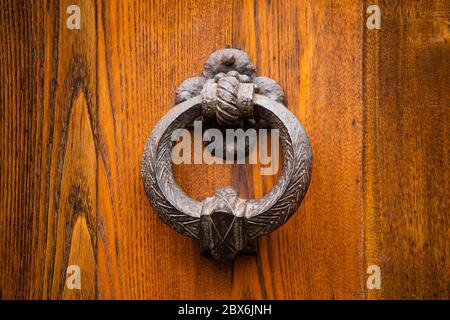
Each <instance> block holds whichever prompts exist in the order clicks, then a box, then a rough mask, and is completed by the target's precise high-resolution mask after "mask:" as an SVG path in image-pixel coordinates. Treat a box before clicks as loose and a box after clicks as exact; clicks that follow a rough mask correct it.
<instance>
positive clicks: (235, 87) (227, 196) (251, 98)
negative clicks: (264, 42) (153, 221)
mask: <svg viewBox="0 0 450 320" xmlns="http://www.w3.org/2000/svg"><path fill="white" fill-rule="evenodd" d="M196 119H201V120H202V121H203V122H204V123H207V124H209V125H210V126H217V127H221V128H234V127H241V126H243V125H245V123H247V124H248V123H250V124H255V123H263V124H264V125H265V126H267V127H269V128H276V129H279V132H280V134H279V136H280V144H281V147H282V152H283V159H284V163H283V168H282V172H281V175H280V178H279V180H278V182H277V184H276V185H275V186H274V187H273V188H272V189H271V190H270V191H269V192H268V193H267V194H266V195H265V196H264V197H263V198H261V199H241V198H239V196H238V194H237V192H236V191H235V190H234V189H233V188H232V187H224V188H221V189H219V190H217V191H216V192H215V193H214V194H213V195H212V196H211V197H208V198H206V199H204V200H203V201H196V200H194V199H192V198H190V197H189V196H188V195H187V194H186V193H185V192H184V191H183V190H181V188H180V187H179V186H178V185H177V183H176V182H175V178H174V176H173V173H172V162H171V150H172V147H173V145H174V142H173V141H172V140H171V135H172V132H173V131H174V130H175V129H178V128H186V127H187V126H189V125H191V124H192V122H193V121H194V120H196ZM311 170H312V151H311V145H310V143H309V139H308V136H307V134H306V132H305V130H304V128H303V126H302V125H301V124H300V122H299V121H298V120H297V118H296V117H295V116H294V115H293V114H292V113H291V112H290V111H289V110H288V109H287V108H286V107H285V99H284V93H283V90H282V88H281V87H280V86H279V85H278V84H277V83H276V82H275V81H274V80H272V79H269V78H266V77H257V76H256V72H255V68H254V66H253V64H252V63H251V61H250V59H249V57H248V55H247V54H246V53H245V52H244V51H242V50H238V49H223V50H219V51H216V52H214V53H213V54H212V55H211V56H210V57H209V58H208V60H207V61H206V63H205V66H204V70H203V75H202V76H199V77H193V78H190V79H187V80H185V81H184V82H183V83H182V84H181V85H180V87H179V88H178V89H177V92H176V105H175V106H174V107H173V108H172V109H171V110H170V111H169V112H168V113H167V114H166V115H165V116H164V117H163V118H162V119H161V120H160V121H159V122H158V124H157V125H156V126H155V128H154V129H153V131H152V133H151V135H150V138H149V139H148V141H147V143H146V145H145V149H144V153H143V157H142V178H143V181H144V187H145V191H146V193H147V195H148V197H149V199H150V202H151V204H152V205H153V207H154V208H155V210H156V212H157V213H158V215H159V216H160V217H161V218H162V219H163V220H164V222H166V223H167V224H168V225H169V226H171V227H172V228H174V229H175V230H177V231H178V232H181V233H183V234H185V235H188V236H190V237H193V238H195V239H198V240H200V251H201V252H202V253H203V254H205V255H208V256H210V257H212V258H213V259H215V260H218V261H221V262H229V261H232V260H233V259H234V258H235V257H236V255H237V254H249V253H252V252H255V250H256V238H258V237H260V236H262V235H265V234H267V233H269V232H271V231H273V230H275V229H276V228H278V227H279V226H281V225H282V224H283V223H285V222H286V221H287V220H288V219H289V218H290V217H291V216H292V214H294V213H295V211H296V210H297V208H298V207H299V205H300V203H301V201H302V200H303V198H304V196H305V194H306V191H307V189H308V186H309V181H310V177H311Z"/></svg>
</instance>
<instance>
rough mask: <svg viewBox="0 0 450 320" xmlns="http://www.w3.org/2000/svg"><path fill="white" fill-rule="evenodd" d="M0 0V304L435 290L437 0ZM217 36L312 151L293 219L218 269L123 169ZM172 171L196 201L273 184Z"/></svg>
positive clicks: (137, 158) (445, 241) (442, 255)
mask: <svg viewBox="0 0 450 320" xmlns="http://www.w3.org/2000/svg"><path fill="white" fill-rule="evenodd" d="M0 2H1V4H0V27H1V32H0V81H1V84H2V86H1V88H0V163H1V167H0V173H1V175H0V183H1V184H0V190H1V198H0V215H1V216H0V238H1V245H0V277H1V278H0V298H2V299H6V298H8V299H61V298H75V299H87V298H92V299H94V298H97V299H109V298H113V299H120V298H126V299H196V298H201V299H214V298H239V299H241V298H243V299H260V298H266V299H366V298H369V299H370V298H396V299H402V298H410V299H416V298H438V299H448V298H450V272H449V270H450V257H449V253H450V233H449V223H450V218H449V214H450V208H449V202H448V198H449V191H448V189H449V188H448V181H449V179H450V177H449V162H450V161H449V160H450V159H449V136H450V133H449V114H450V112H449V111H450V110H449V106H450V98H449V97H450V83H449V74H450V43H449V41H450V29H449V18H450V3H449V2H448V1H445V0H442V1H439V0H434V1H421V0H420V1H419V0H418V1H374V3H372V2H370V1H350V0H345V1H342V0H339V1H274V0H272V1H232V0H208V1H89V0H83V1H72V0H71V1H66V0H61V1H33V2H27V1H0ZM74 4H76V5H78V6H79V8H80V14H81V28H80V29H69V28H68V27H67V19H68V17H69V16H70V15H71V11H67V8H68V7H69V6H70V5H74ZM372 4H377V5H378V6H379V8H380V10H381V29H368V28H367V26H366V21H367V19H368V17H369V14H368V13H367V12H366V9H367V8H368V7H369V6H370V5H372ZM68 12H69V13H68ZM225 46H231V47H237V48H242V49H243V50H245V51H246V52H247V53H248V54H249V56H250V57H251V59H252V61H253V63H254V64H255V66H256V68H257V72H258V74H260V75H264V76H268V77H270V78H273V79H275V80H276V81H278V82H279V83H280V84H281V86H282V87H283V88H284V90H285V93H286V98H287V106H288V108H289V109H290V110H291V111H292V112H293V113H294V114H295V115H296V116H297V117H298V119H300V121H301V122H302V123H303V125H304V127H305V128H306V131H307V132H308V135H309V137H310V140H311V144H312V149H313V156H314V164H313V174H312V180H311V184H310V188H309V190H308V193H307V195H306V197H305V199H304V201H303V203H302V205H301V207H300V209H299V210H298V212H297V213H296V214H295V215H294V216H293V218H291V219H290V220H289V221H288V222H287V223H286V224H285V225H284V226H282V227H281V228H279V229H278V230H276V231H275V232H273V233H272V234H270V235H268V236H265V237H263V238H261V239H260V240H259V252H258V254H257V255H255V256H247V257H239V258H238V259H237V260H236V261H235V263H234V264H232V265H221V264H217V263H216V262H214V261H211V260H209V259H207V258H205V257H203V256H201V255H200V254H199V253H198V244H197V243H196V242H195V241H194V240H192V239H190V238H187V237H185V236H183V235H180V234H178V233H176V232H175V231H173V230H172V229H170V228H168V227H167V226H166V225H165V224H164V223H163V222H162V221H161V220H160V219H159V218H158V217H157V215H156V213H155V212H154V210H153V208H152V207H151V205H150V203H149V201H148V199H147V197H146V195H145V192H144V188H143V184H142V180H141V177H140V162H141V156H142V151H143V147H144V144H145V142H146V140H147V138H148V135H149V133H150V132H151V130H152V128H153V126H154V125H155V124H156V122H157V121H158V120H159V119H160V118H161V117H162V116H163V115H164V114H165V113H166V112H167V111H168V110H169V109H170V108H171V107H172V106H173V105H174V100H175V99H174V98H175V90H176V88H177V86H178V85H179V84H180V82H181V81H183V80H184V79H186V78H189V77H191V76H194V75H197V74H199V73H200V72H201V70H202V67H203V63H204V61H205V60H206V58H207V57H208V56H209V55H210V54H211V53H212V52H213V51H215V50H217V49H220V48H223V47H225ZM174 170H175V173H176V177H177V181H178V183H179V184H180V185H181V187H182V188H183V189H184V190H186V191H187V193H188V194H189V195H191V196H192V197H194V198H197V199H202V198H203V197H205V196H208V195H209V194H211V193H212V192H213V191H214V190H215V189H216V188H218V187H219V186H225V185H232V186H234V187H235V188H236V189H237V190H239V192H240V193H241V196H244V197H261V196H262V195H263V194H264V193H266V192H267V191H268V190H269V189H270V187H271V186H272V185H273V184H274V182H275V181H276V176H268V177H264V178H262V177H261V176H260V175H259V174H258V171H257V170H256V169H255V167H254V166H250V165H227V166H207V165H192V166H187V165H185V166H176V167H175V168H174ZM72 265H77V266H79V267H80V272H81V289H80V290H70V289H69V288H68V287H67V285H66V279H67V276H68V267H69V266H72ZM373 265H376V266H379V267H380V271H381V288H380V289H368V287H367V285H366V282H367V279H368V277H369V276H370V274H368V273H367V269H368V267H369V266H373ZM69 274H70V273H69Z"/></svg>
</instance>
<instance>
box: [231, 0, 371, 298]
mask: <svg viewBox="0 0 450 320" xmlns="http://www.w3.org/2000/svg"><path fill="white" fill-rule="evenodd" d="M235 17H236V19H235V28H234V38H233V40H234V41H233V43H234V45H236V46H237V47H241V48H244V49H245V50H246V51H247V52H248V53H249V54H250V56H251V58H252V59H253V61H254V62H255V63H256V67H257V71H258V72H259V74H261V75H265V76H269V77H271V78H273V79H275V80H277V81H279V82H280V84H281V86H282V87H283V88H284V90H285V91H286V94H287V103H288V106H289V109H290V110H291V111H293V112H294V113H295V114H296V115H297V117H298V118H299V119H300V120H301V121H302V123H303V124H304V126H305V128H306V131H307V132H308V134H309V136H310V139H311V144H312V148H313V175H312V180H311V185H310V188H309V191H308V194H307V196H306V198H305V200H304V202H303V203H302V205H301V208H300V210H299V211H298V212H297V214H296V215H295V216H294V217H293V218H292V219H291V220H290V221H289V222H288V223H287V224H286V225H285V226H283V227H282V228H280V229H279V230H277V231H275V232H273V233H272V234H271V235H269V236H267V237H264V238H262V239H261V240H260V242H259V244H260V251H259V252H260V253H259V255H258V256H257V257H249V258H244V259H240V260H239V261H237V263H236V264H235V270H234V282H233V294H234V297H236V298H241V297H244V298H260V297H262V298H277V299H301V298H364V290H363V280H362V278H361V276H362V272H363V267H362V264H363V256H364V255H363V225H362V191H361V180H362V179H361V165H362V162H361V161H362V154H361V144H362V108H361V103H362V92H361V86H360V83H359V81H358V79H360V78H361V72H362V56H361V49H360V48H361V41H362V30H361V28H357V27H356V26H358V25H361V23H362V11H361V9H360V4H359V3H358V2H355V1H331V2H329V1H327V2H325V1H301V2H298V1H270V2H266V1H255V2H253V1H250V2H247V1H246V2H242V3H241V4H240V5H239V6H237V7H236V8H235ZM337 17H339V18H338V19H337ZM238 174H239V172H238ZM244 174H245V173H244ZM244 174H241V175H240V176H239V179H242V180H243V181H248V179H249V177H251V175H250V176H249V175H248V174H246V175H244ZM250 181H253V185H250V186H249V190H248V193H249V195H250V196H252V195H253V194H255V193H261V190H262V192H267V191H268V189H269V188H270V184H267V183H264V182H263V181H261V180H260V179H258V178H256V179H255V178H254V177H253V178H250Z"/></svg>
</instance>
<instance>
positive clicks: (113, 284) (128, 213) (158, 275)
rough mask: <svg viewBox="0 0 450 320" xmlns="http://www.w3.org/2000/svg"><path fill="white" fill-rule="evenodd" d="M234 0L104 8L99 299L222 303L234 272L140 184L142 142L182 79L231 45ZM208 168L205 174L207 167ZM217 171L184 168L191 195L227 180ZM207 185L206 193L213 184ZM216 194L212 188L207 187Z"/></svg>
mask: <svg viewBox="0 0 450 320" xmlns="http://www.w3.org/2000/svg"><path fill="white" fill-rule="evenodd" d="M231 9H232V3H231V2H230V1H219V0H218V1H185V2H181V1H180V2H174V1H161V2H159V1H138V2H135V1H123V2H114V1H104V2H99V3H98V7H97V25H98V46H99V55H98V74H99V76H98V81H99V83H98V85H99V97H98V99H99V104H98V106H99V109H98V119H99V131H98V140H99V141H98V149H99V185H98V189H99V201H98V221H99V224H98V280H99V283H98V288H99V297H100V298H153V299H155V298H157V299H160V298H165V299H177V298H219V297H227V296H229V294H230V290H231V268H230V267H229V266H221V265H216V264H215V263H214V262H212V261H210V260H208V259H206V258H204V257H202V256H200V255H199V252H198V246H197V243H196V242H195V241H194V240H192V239H189V238H187V237H185V236H182V235H180V234H177V233H176V232H175V231H174V230H172V229H170V228H168V227H167V225H165V224H164V223H163V222H162V221H161V220H160V219H159V218H158V216H157V215H156V213H155V212H154V210H153V208H152V207H151V206H150V203H149V201H148V199H147V197H146V195H145V192H144V188H143V183H142V180H141V176H140V172H141V156H142V151H143V147H144V144H145V142H146V140H147V138H148V136H149V134H150V132H151V130H152V128H153V126H154V125H155V124H156V122H157V121H158V120H159V119H160V118H161V117H162V116H163V115H164V114H165V113H166V112H167V110H169V109H170V108H171V107H172V106H173V105H174V100H175V90H176V88H177V86H178V85H179V84H180V83H181V81H183V80H184V79H186V78H188V77H191V76H194V75H197V74H199V73H200V72H201V71H202V67H203V63H204V61H205V59H206V58H207V57H208V56H209V54H210V53H211V52H212V51H214V50H216V49H217V48H220V47H222V46H224V45H225V44H230V40H231V19H232V10H231ZM202 169H207V170H202ZM230 170H231V168H228V170H227V169H224V171H225V172H229V174H228V175H226V174H225V175H224V178H221V177H219V176H218V174H217V171H215V170H213V169H212V168H205V167H203V168H195V169H194V170H192V168H186V167H185V168H183V167H182V168H177V177H178V182H179V183H180V184H181V186H182V187H183V188H184V189H186V190H188V191H189V193H190V194H191V195H192V196H194V197H202V196H205V195H207V194H205V191H208V190H205V187H207V186H208V185H210V184H212V182H214V184H215V185H221V184H222V183H223V184H227V182H228V181H227V180H226V177H228V179H231V174H230V173H231V171H230ZM206 189H208V188H206ZM210 191H212V190H210Z"/></svg>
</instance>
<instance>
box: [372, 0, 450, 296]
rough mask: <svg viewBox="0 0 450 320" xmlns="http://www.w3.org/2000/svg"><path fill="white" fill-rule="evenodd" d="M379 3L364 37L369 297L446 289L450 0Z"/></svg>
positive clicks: (449, 280)
mask: <svg viewBox="0 0 450 320" xmlns="http://www.w3.org/2000/svg"><path fill="white" fill-rule="evenodd" d="M369 4H371V3H369V2H367V1H366V2H365V6H368V5H369ZM379 6H380V8H381V13H382V26H381V30H366V31H365V47H364V58H365V71H364V88H365V99H364V100H365V104H364V105H365V106H366V109H365V113H366V116H365V119H366V121H365V134H364V146H365V148H364V159H365V160H364V194H365V197H364V202H365V213H366V259H367V264H368V265H370V264H377V265H379V266H380V267H381V272H382V273H381V274H382V287H381V290H379V291H372V290H370V291H369V297H370V298H386V299H436V298H439V299H448V298H449V297H450V273H449V270H450V257H449V254H448V253H449V252H450V233H449V228H448V226H449V212H450V206H449V200H448V199H449V195H450V194H449V188H448V181H449V178H450V177H449V172H450V170H449V163H450V161H449V160H450V158H449V136H450V135H449V123H450V122H449V120H450V119H449V114H450V109H449V107H450V98H449V97H450V86H449V74H450V44H449V40H450V31H449V25H448V20H449V18H450V3H449V2H448V1H413V2H412V1H396V2H394V1H381V2H380V1H379Z"/></svg>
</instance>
